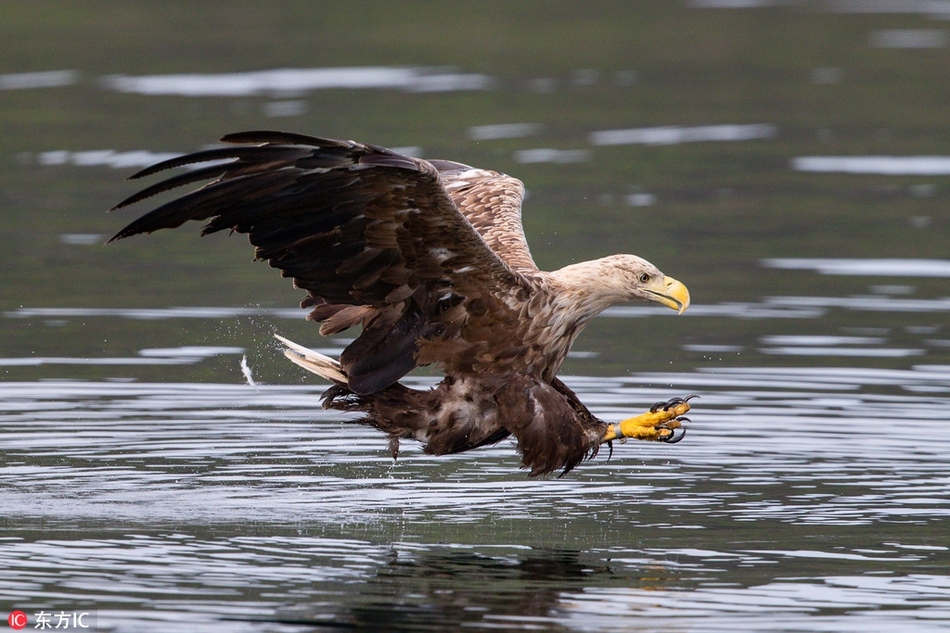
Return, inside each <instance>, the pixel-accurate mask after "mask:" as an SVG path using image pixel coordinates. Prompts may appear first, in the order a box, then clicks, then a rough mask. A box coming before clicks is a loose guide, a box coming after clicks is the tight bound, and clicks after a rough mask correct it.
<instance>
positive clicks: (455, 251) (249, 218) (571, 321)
mask: <svg viewBox="0 0 950 633" xmlns="http://www.w3.org/2000/svg"><path fill="white" fill-rule="evenodd" d="M222 141H223V142H225V143H228V144H230V146H226V147H222V148H216V149H211V150H206V151H202V152H197V153H194V154H190V155H187V156H182V157H179V158H175V159H172V160H168V161H165V162H162V163H159V164H157V165H154V166H152V167H149V168H147V169H145V170H143V171H141V172H139V173H138V174H136V175H135V176H133V178H139V177H142V176H147V175H151V174H154V173H156V172H159V171H162V170H165V169H169V168H173V167H181V166H193V165H195V164H198V163H206V162H207V163H210V165H207V166H204V167H200V168H194V167H193V168H192V169H191V170H190V171H186V172H184V173H182V174H180V175H178V176H174V177H172V178H169V179H168V180H165V181H163V182H159V183H157V184H155V185H153V186H151V187H148V188H146V189H144V190H142V191H141V192H139V193H137V194H135V195H133V196H131V197H130V198H128V199H126V200H124V201H123V202H121V203H119V204H118V205H116V207H115V208H121V207H125V206H128V205H131V204H133V203H136V202H139V201H141V200H143V199H145V198H148V197H150V196H152V195H154V194H157V193H161V192H164V191H167V190H169V189H172V188H175V187H179V186H182V185H186V184H191V183H196V182H202V181H207V180H211V182H210V183H208V184H206V185H204V186H203V187H200V188H198V189H197V190H195V191H192V192H190V193H187V194H186V195H183V196H182V197H180V198H177V199H174V200H172V201H171V202H168V203H166V204H163V205H161V206H159V207H158V208H157V209H155V210H153V211H151V212H149V213H147V214H145V215H144V216H142V217H140V218H139V219H137V220H135V221H134V222H132V223H131V224H129V225H128V226H127V227H125V228H124V229H122V230H121V231H119V232H118V233H117V234H116V235H115V236H114V237H113V238H112V240H110V241H113V240H117V239H120V238H124V237H129V236H131V235H135V234H138V233H151V232H152V231H155V230H158V229H162V228H173V227H178V226H180V225H182V224H183V223H185V222H186V221H188V220H204V221H207V224H205V226H204V228H203V230H202V234H207V233H213V232H216V231H220V230H228V231H237V232H240V233H246V234H247V235H248V236H249V239H250V242H251V244H253V245H254V246H255V248H256V251H255V253H256V257H257V259H261V260H267V261H268V263H269V264H270V265H271V266H273V267H275V268H279V269H280V270H281V274H282V275H283V276H284V277H291V278H293V281H294V285H295V286H296V287H298V288H301V289H304V290H306V291H307V297H306V298H305V299H304V300H303V302H302V303H301V306H302V307H307V308H311V312H310V315H309V317H308V318H309V319H311V320H313V321H317V322H320V323H321V327H320V332H321V333H322V334H331V333H334V332H339V331H342V330H345V329H347V328H350V327H353V326H356V325H359V326H361V327H362V332H361V334H360V335H359V336H358V337H357V338H356V340H354V341H353V342H352V343H351V344H350V345H349V346H348V347H347V348H346V349H345V350H344V351H343V353H342V355H341V356H340V360H339V362H337V361H335V360H333V359H330V358H327V357H325V356H322V355H320V354H317V353H316V352H312V351H311V350H308V349H306V348H304V347H301V346H298V345H296V344H294V343H291V342H290V341H286V340H285V339H282V340H285V344H286V345H287V347H288V352H287V354H288V357H290V358H291V359H292V360H294V361H295V362H297V363H298V364H300V365H301V366H303V367H305V368H307V369H308V370H310V371H312V372H314V373H317V374H319V375H321V376H323V377H324V378H327V379H329V380H331V381H332V382H334V386H333V387H331V388H330V390H329V391H327V393H326V394H325V395H324V398H325V400H324V406H325V407H330V408H334V409H340V410H343V411H358V412H362V413H364V414H365V417H364V418H363V420H362V421H363V422H365V423H368V424H372V425H373V426H375V427H377V428H378V429H380V430H381V431H383V432H385V433H387V434H388V435H389V437H390V441H391V444H392V448H393V453H394V455H395V452H396V450H397V447H398V442H399V439H402V438H412V439H416V440H419V441H421V442H423V443H424V444H425V450H426V451H427V452H429V453H433V454H446V453H457V452H460V451H465V450H469V449H472V448H476V447H479V446H484V445H486V444H492V443H495V442H497V441H499V440H501V439H503V438H505V437H507V436H509V435H513V436H514V437H515V439H516V440H517V442H518V447H519V450H520V452H521V455H522V463H523V466H524V467H526V468H529V469H530V470H531V474H533V475H535V474H541V473H547V472H551V471H554V470H561V471H563V472H567V471H569V470H571V469H572V468H573V467H574V466H576V465H577V464H578V463H579V462H580V461H581V460H583V459H584V458H585V457H588V456H592V455H593V454H595V453H596V452H597V449H598V447H599V446H600V444H601V443H602V442H604V441H608V440H609V439H613V438H614V437H620V435H617V436H613V435H610V434H609V433H607V431H608V425H607V424H606V423H604V422H603V421H601V420H599V419H597V418H596V417H594V416H593V415H592V414H591V413H590V412H589V411H588V410H587V408H586V407H584V405H583V404H581V402H580V401H579V400H578V399H577V396H576V395H575V394H574V393H573V392H572V391H571V390H570V389H569V388H567V386H565V385H564V383H562V382H561V381H560V380H558V379H557V378H556V376H555V374H556V373H557V371H558V369H559V367H560V366H561V363H562V362H563V361H564V359H565V357H566V356H567V353H568V350H569V349H570V346H571V344H572V343H573V341H574V339H575V337H576V336H577V335H578V334H579V333H580V331H581V330H582V329H583V328H584V326H585V325H586V324H587V322H588V321H589V320H590V319H591V318H593V317H594V316H595V315H596V314H598V313H600V312H601V311H602V310H604V309H605V308H607V307H608V306H610V305H613V304H615V303H619V302H625V301H634V300H651V301H657V302H659V303H662V304H663V305H667V306H669V307H672V308H674V309H677V310H679V311H680V312H681V311H682V310H684V309H685V308H686V306H687V305H688V304H689V295H688V293H687V292H686V289H685V287H683V286H682V284H680V283H679V282H677V281H675V280H673V279H670V278H668V277H664V275H663V274H662V273H661V272H660V271H659V270H657V269H656V267H654V266H653V265H652V264H650V263H649V262H646V261H645V260H643V259H640V258H638V257H635V256H633V255H614V256H611V257H606V258H603V259H600V260H595V261H592V262H583V263H580V264H574V265H571V266H567V267H565V268H562V269H560V270H557V271H554V272H545V271H540V270H538V267H537V266H536V265H535V263H534V260H533V259H532V258H531V253H530V251H529V250H528V245H527V242H526V241H525V237H524V233H523V230H522V227H521V201H522V198H523V195H524V187H523V185H522V184H521V182H519V181H518V180H516V179H514V178H511V177H509V176H506V175H504V174H500V173H498V172H493V171H487V170H482V169H474V168H472V167H468V166H466V165H462V164H460V163H454V162H450V161H438V160H433V161H425V160H421V159H417V158H412V157H409V156H403V155H400V154H398V153H395V152H392V151H390V150H387V149H383V148H381V147H376V146H373V145H364V144H361V143H355V142H352V141H336V140H328V139H321V138H313V137H309V136H302V135H298V134H289V133H283V132H242V133H238V134H232V135H229V136H226V137H224V138H223V139H222ZM431 363H435V364H437V365H438V366H439V367H440V368H441V369H442V371H443V372H444V373H445V379H444V380H443V381H442V382H441V383H440V384H439V385H438V386H437V387H436V388H434V389H432V390H429V391H420V390H414V389H409V388H408V387H405V386H404V385H401V384H399V382H398V381H399V379H400V378H402V377H403V376H404V375H405V374H407V373H408V372H409V371H411V370H412V369H413V368H415V367H417V366H421V365H427V364H431ZM687 408H688V407H687ZM674 426H677V425H672V426H670V427H665V428H666V430H665V431H664V430H663V429H658V431H657V433H656V434H655V437H653V436H651V437H649V438H648V439H658V440H666V441H671V440H675V439H679V438H680V437H682V434H681V433H674V432H673V427H674Z"/></svg>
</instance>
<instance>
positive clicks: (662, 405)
mask: <svg viewBox="0 0 950 633" xmlns="http://www.w3.org/2000/svg"><path fill="white" fill-rule="evenodd" d="M698 397H699V396H697V395H695V394H694V395H690V396H686V397H685V398H670V399H669V400H667V401H666V402H656V403H654V404H653V406H652V407H650V413H656V412H657V411H661V410H662V411H669V410H670V409H672V408H673V407H675V406H677V405H681V404H686V403H687V402H689V401H690V400H692V399H693V398H698Z"/></svg>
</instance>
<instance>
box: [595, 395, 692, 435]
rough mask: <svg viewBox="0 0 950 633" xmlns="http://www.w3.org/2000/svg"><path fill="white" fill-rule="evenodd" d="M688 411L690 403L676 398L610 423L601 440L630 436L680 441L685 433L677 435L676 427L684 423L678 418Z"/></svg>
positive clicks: (680, 426)
mask: <svg viewBox="0 0 950 633" xmlns="http://www.w3.org/2000/svg"><path fill="white" fill-rule="evenodd" d="M687 411H689V403H688V402H686V400H684V399H682V398H674V399H673V400H670V401H669V402H667V403H665V404H663V405H661V406H659V407H654V410H651V411H648V412H646V413H641V414H640V415H637V416H634V417H632V418H627V419H626V420H623V421H622V422H615V423H614V424H610V425H608V426H607V431H606V433H604V437H603V439H601V442H610V441H612V440H624V439H625V438H628V437H631V438H633V439H635V440H645V441H648V442H669V441H671V440H672V441H679V439H681V438H682V435H683V434H682V433H680V434H679V436H678V437H677V434H676V431H675V429H679V428H682V426H683V424H682V423H681V422H680V420H678V419H677V418H679V417H680V416H681V415H683V414H684V413H686V412H687Z"/></svg>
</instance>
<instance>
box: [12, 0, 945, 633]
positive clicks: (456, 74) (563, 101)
mask: <svg viewBox="0 0 950 633" xmlns="http://www.w3.org/2000/svg"><path fill="white" fill-rule="evenodd" d="M54 4H55V3H54ZM910 4H913V3H880V2H874V3H863V2H816V3H809V4H807V5H801V4H800V3H797V4H793V5H789V6H783V3H774V2H748V1H744V2H730V1H726V2H720V1H715V2H713V1H702V2H700V1H695V2H688V3H666V2H662V3H655V4H653V3H632V4H630V6H626V5H624V7H620V5H616V6H613V7H612V8H611V10H609V11H608V10H606V9H604V10H593V9H591V8H590V7H589V6H588V5H585V4H582V3H577V4H566V5H563V6H559V7H558V9H557V10H556V11H555V10H553V9H552V8H551V7H550V6H549V5H543V6H542V5H532V4H530V3H527V2H526V3H519V4H518V5H517V8H515V5H511V7H510V8H509V7H508V6H507V5H505V7H502V6H500V5H499V6H494V7H493V8H492V11H490V12H485V11H484V8H483V7H480V6H479V4H478V3H466V4H464V5H452V7H451V8H449V7H448V5H446V7H445V8H444V9H442V10H441V11H440V12H435V11H434V10H433V9H432V8H431V7H428V8H427V7H423V6H421V5H420V6H415V5H406V4H403V5H399V9H396V8H395V7H396V6H397V5H395V4H389V3H371V4H366V5H361V8H360V10H359V11H358V12H357V11H350V10H348V7H349V6H352V5H347V6H343V5H341V6H339V7H333V8H331V7H329V6H327V7H323V8H322V9H321V10H320V11H319V12H315V11H314V10H313V9H312V7H310V6H309V5H302V7H295V6H291V5H287V6H281V7H277V6H276V5H275V6H273V7H271V6H270V5H268V8H266V9H265V8H263V5H253V4H248V5H245V4H242V3H230V4H229V5H228V8H227V9H226V10H225V9H224V8H223V7H217V6H213V7H212V6H211V5H207V6H206V5H194V6H190V5H189V6H188V7H184V6H182V7H177V8H176V9H175V10H174V11H169V10H168V9H167V8H164V6H163V5H162V6H163V8H161V9H159V10H157V11H156V9H155V8H154V7H152V6H151V5H150V4H148V3H142V4H141V6H135V7H132V6H130V7H124V8H123V7H110V10H109V11H99V10H95V7H94V5H90V6H89V7H85V6H74V4H72V3H70V4H68V5H67V4H65V3H64V4H63V5H62V6H61V7H58V8H59V11H48V10H47V9H49V7H47V4H46V3H31V4H29V5H23V6H22V7H18V8H17V7H14V5H10V7H7V5H4V6H5V7H6V9H5V12H4V16H3V20H0V36H2V37H0V53H2V55H0V59H4V60H7V62H6V65H5V66H4V67H3V68H2V69H0V121H2V122H3V124H4V135H3V146H2V147H0V202H2V207H3V214H2V219H0V243H2V244H3V245H4V261H3V264H2V267H0V327H2V334H3V336H0V615H5V614H7V613H10V612H12V611H14V610H22V611H23V612H24V613H25V614H26V616H27V617H28V619H29V626H28V628H27V629H26V630H34V627H35V625H36V624H38V623H39V618H40V617H41V616H42V617H43V618H46V621H48V622H49V623H50V625H51V626H52V627H55V625H56V624H60V625H61V626H59V627H58V628H59V630H63V629H64V628H65V626H64V625H65V624H66V623H67V620H68V623H69V624H70V628H71V629H72V630H79V626H78V625H79V624H80V623H85V624H89V625H90V626H91V627H92V628H95V629H97V630H100V631H109V632H112V631H116V632H122V633H125V632H140V631H155V632H164V631H174V630H187V631H199V632H201V631H208V632H211V631H214V632H216V633H217V632H220V631H228V632H244V631H274V632H285V631H286V632H291V631H308V630H353V629H357V630H361V629H365V630H406V631H421V630H458V629H491V630H550V631H614V630H616V631H629V630H643V631H668V630H677V629H683V630H690V631H730V632H732V631H782V630H786V631H868V630H874V631H888V632H890V631H893V632H898V631H899V632H904V631H938V630H946V629H947V628H948V627H950V538H948V536H947V535H948V529H947V528H948V524H950V462H948V460H947V455H948V454H950V432H948V428H950V319H948V318H947V315H948V313H950V291H948V279H950V272H948V266H950V263H948V254H950V215H948V213H947V211H946V209H947V205H948V192H950V180H948V176H947V165H946V163H947V153H948V152H947V147H950V110H948V109H947V108H946V98H945V97H946V95H945V94H944V93H945V86H946V77H947V76H948V73H950V57H947V55H946V40H947V37H946V34H945V31H946V29H945V28H944V27H943V26H942V25H943V23H942V22H940V21H937V20H935V19H934V18H938V17H940V16H941V15H943V14H944V13H946V11H945V10H944V9H942V8H941V7H939V6H937V5H936V4H935V3H925V4H927V6H926V7H924V6H923V5H921V6H919V7H918V6H916V5H914V6H910ZM872 5H873V6H872ZM885 5H886V6H885ZM156 6H159V5H156ZM11 7H13V8H11ZM54 16H55V17H54ZM447 25H449V26H451V28H446V26H447ZM260 128H281V129H286V130H291V131H298V132H304V133H313V134H317V135H326V136H333V137H342V138H354V139H357V140H361V141H367V142H372V143H378V144H382V145H386V146H390V147H397V148H402V151H406V152H411V153H412V154H415V155H421V156H424V157H433V158H434V157H440V158H442V157H444V158H449V159H453V160H460V161H463V162H466V163H469V164H473V165H478V166H484V167H488V168H494V169H500V170H503V171H506V172H508V173H511V174H513V175H515V176H518V177H520V178H522V179H524V180H525V182H526V184H527V188H528V199H527V204H526V209H525V223H526V228H527V233H528V237H529V241H530V243H531V244H532V250H533V253H534V255H535V258H536V260H537V261H538V262H539V263H540V264H541V265H542V266H543V267H546V268H555V267H559V266H563V265H565V264H567V263H570V262H573V261H577V260H579V259H585V258H591V257H597V256H601V255H605V254H609V253H612V252H630V251H632V252H636V253H639V254H641V255H644V256H646V257H647V258H648V259H650V260H651V261H654V262H655V263H657V264H658V265H660V267H661V268H662V269H663V270H664V271H666V272H667V273H669V274H670V275H672V276H674V277H676V278H678V279H681V280H682V281H683V282H684V283H686V284H687V285H688V286H689V288H690V291H691V293H692V295H693V300H694V304H693V305H692V306H691V307H690V309H689V310H688V311H687V312H686V313H685V314H683V315H682V316H679V317H677V316H675V315H673V313H672V312H670V311H669V310H665V309H660V308H653V307H647V306H643V305H630V306H617V307H614V308H611V309H610V310H608V311H607V312H606V313H605V314H604V315H603V316H602V317H601V318H599V319H597V320H595V322H594V323H592V324H591V326H590V327H589V328H588V330H587V331H585V332H584V334H583V335H582V336H581V337H580V338H579V339H578V341H577V344H576V345H575V348H574V350H573V352H572V354H571V356H570V357H569V359H568V360H567V362H566V364H565V367H564V371H563V378H564V380H565V381H566V382H567V383H568V384H569V385H570V386H571V387H572V388H574V389H575V390H576V392H577V393H578V395H579V396H580V397H581V399H582V400H583V401H584V402H585V403H586V404H588V406H590V408H591V409H592V410H593V411H594V412H595V413H596V414H597V415H599V416H600V417H602V418H603V419H605V420H610V421H615V420H620V419H622V418H624V417H627V416H629V415H631V414H634V413H637V412H640V411H643V410H645V409H646V408H648V407H649V406H650V405H651V404H652V403H653V402H655V401H658V400H666V399H668V398H671V397H674V396H685V395H687V394H696V395H698V396H699V397H698V399H696V400H694V401H691V402H692V404H694V410H693V411H692V412H691V413H690V414H689V417H690V418H691V419H692V422H691V423H690V425H689V429H688V433H687V436H686V438H685V440H684V441H682V442H680V443H678V444H676V445H672V446H668V445H664V444H646V443H637V442H632V441H631V442H627V443H624V444H621V443H615V444H614V446H613V450H612V452H611V451H609V450H607V449H606V448H605V450H603V451H601V453H600V454H599V455H598V456H597V457H596V458H595V459H593V460H591V461H589V462H585V463H584V464H582V465H581V466H579V467H578V468H577V469H576V470H575V471H573V472H571V473H570V474H569V475H567V476H565V477H561V478H557V477H550V478H545V479H531V478H528V477H527V475H526V474H525V473H524V472H523V471H520V470H519V469H518V457H517V454H516V452H515V450H514V448H513V446H512V445H511V444H510V443H509V442H507V441H505V442H501V443H500V444H498V445H497V446H494V447H490V448H486V449H480V450H477V451H473V452H470V453H467V454H463V455H456V456H448V457H432V456H428V455H425V454H424V453H422V452H421V451H420V449H419V447H418V446H416V445H413V444H411V443H408V442H404V443H403V445H402V448H401V452H400V455H399V459H398V460H397V461H395V462H394V461H393V460H392V458H391V457H390V455H389V452H388V447H387V442H386V440H385V438H384V437H382V436H381V435H380V434H378V433H377V432H375V431H373V430H372V429H369V428H365V427H362V426H358V425H354V424H352V423H351V421H348V419H347V418H345V417H344V416H342V415H340V414H338V413H336V412H327V411H323V410H322V409H321V408H320V406H319V397H320V394H321V393H322V391H323V390H324V389H325V385H320V384H317V383H315V382H314V381H313V380H311V379H312V376H309V375H304V372H302V371H301V370H299V369H298V368H296V367H295V366H293V365H292V364H290V363H289V362H287V361H286V360H285V359H284V358H283V357H282V355H281V353H280V349H279V346H278V345H277V343H276V341H275V340H274V338H273V334H274V333H275V332H276V333H280V334H282V335H285V336H288V337H289V338H291V339H293V340H297V341H299V342H301V343H303V344H306V345H308V346H311V347H314V348H317V349H319V350H320V351H321V352H323V353H326V354H331V355H337V354H339V353H340V351H341V350H342V349H343V348H344V347H345V346H346V344H347V343H348V342H349V340H350V339H348V338H346V336H337V337H332V338H328V339H320V338H319V337H318V336H317V334H316V332H315V331H314V330H315V328H313V326H312V324H308V323H306V322H305V321H304V320H303V316H304V314H305V312H304V311H301V310H299V309H298V308H296V307H295V306H296V304H297V302H298V301H299V300H300V298H301V293H300V292H299V291H295V290H293V289H291V288H289V287H288V286H289V284H288V283H287V282H286V280H280V279H279V278H278V277H277V276H276V275H275V274H274V271H273V270H270V269H268V268H267V267H266V266H261V265H257V266H255V265H252V264H251V263H249V261H248V260H249V259H250V257H251V253H250V250H249V249H248V247H247V245H246V242H245V240H244V239H243V238H241V237H235V238H231V239H229V238H227V237H226V236H213V237H210V238H205V239H199V238H197V237H196V235H195V234H196V233H197V226H195V227H190V228H191V230H185V229H184V228H183V229H181V230H179V231H175V232H164V233H162V234H157V235H155V236H152V237H145V238H137V239H134V240H125V241H122V242H119V243H115V244H112V245H110V246H108V247H102V243H103V242H105V241H106V240H107V239H108V238H109V236H111V235H112V234H114V233H115V232H116V231H117V230H118V229H119V228H121V226H123V225H124V224H125V223H126V222H127V221H128V220H129V219H130V217H131V216H130V215H129V214H122V215H118V214H113V215H108V214H105V213H103V210H104V209H107V208H109V207H111V206H112V205H114V204H115V203H116V202H117V201H119V200H121V199H123V198H124V197H125V196H127V195H129V194H130V193H132V190H133V187H132V185H130V184H128V183H125V182H123V178H124V177H125V176H128V175H130V174H131V173H132V172H134V171H135V170H136V169H139V168H141V167H144V166H146V165H149V164H152V163H153V162H156V161H159V160H162V159H165V158H168V157H172V156H177V155H180V154H182V153H184V152H188V151H194V150H196V149H200V148H202V147H205V146H208V145H209V144H212V143H213V142H214V139H216V138H218V137H220V136H221V135H222V134H224V133H227V132H232V131H236V130H241V129H260ZM436 379H437V378H436V377H435V376H434V375H433V374H432V373H431V372H420V373H419V374H418V375H413V376H412V377H410V378H409V379H408V380H407V382H408V383H409V384H412V385H413V386H417V387H420V388H422V387H425V386H426V385H430V384H432V383H433V381H434V380H436ZM81 614H86V615H85V616H82V617H83V619H82V620H79V619H78V618H79V616H80V615H81ZM69 618H72V619H69Z"/></svg>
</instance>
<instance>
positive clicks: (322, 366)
mask: <svg viewBox="0 0 950 633" xmlns="http://www.w3.org/2000/svg"><path fill="white" fill-rule="evenodd" d="M274 337H275V338H276V339H277V340H278V341H280V342H281V343H283V344H284V348H285V349H284V356H286V357H287V358H289V359H290V360H291V362H293V363H295V364H297V365H299V366H301V367H303V368H304V369H306V370H307V371H309V372H312V373H314V374H316V375H318V376H320V377H321V378H324V379H325V380H329V381H330V382H332V383H334V384H337V385H339V386H341V387H346V386H347V384H348V381H349V379H348V377H347V375H346V372H345V371H343V367H341V366H340V362H339V361H337V360H334V359H332V358H330V357H329V356H324V355H323V354H321V353H320V352H315V351H313V350H312V349H309V348H306V347H304V346H303V345H299V344H297V343H294V342H293V341H291V340H290V339H286V338H284V337H283V336H281V335H279V334H275V335H274Z"/></svg>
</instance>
